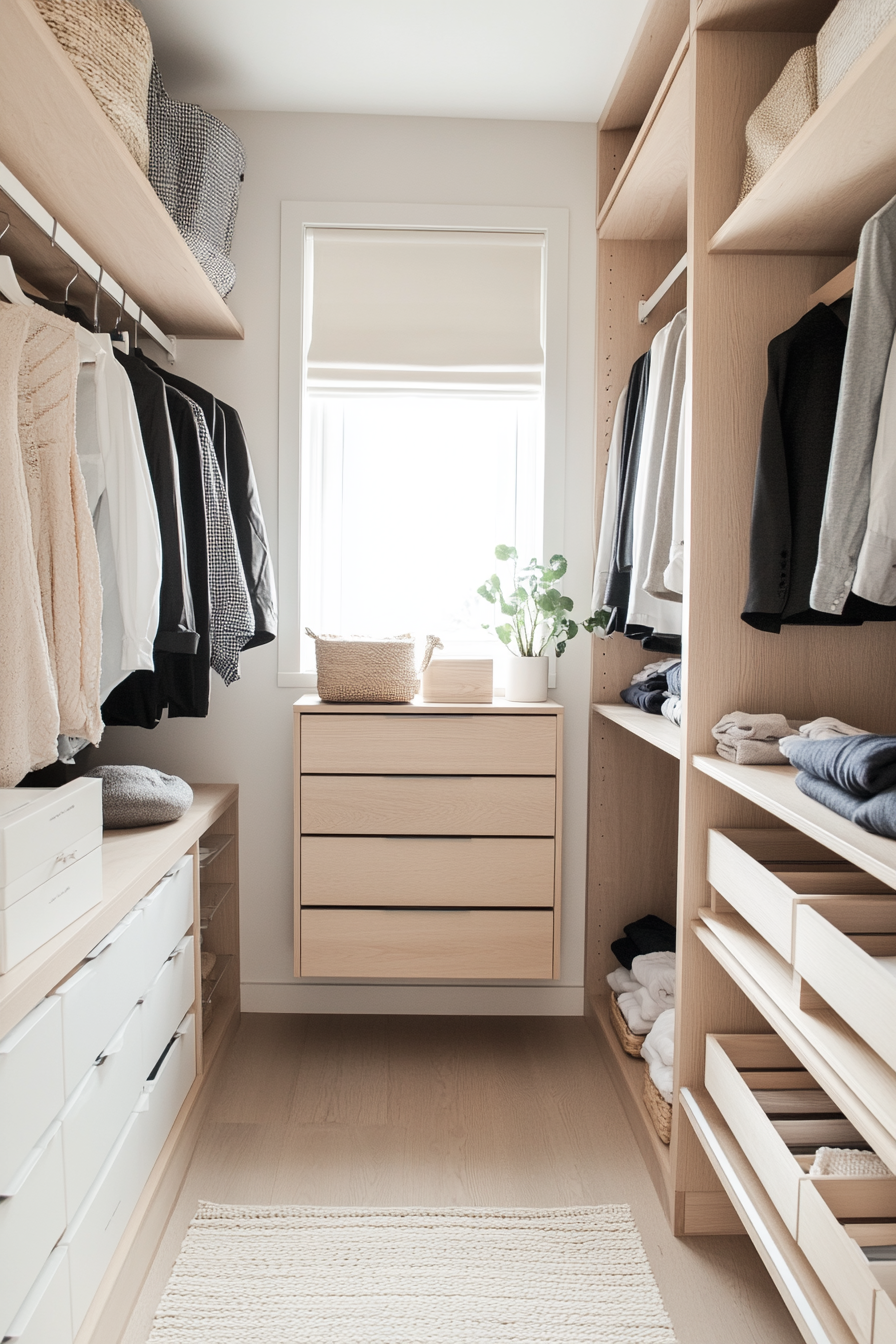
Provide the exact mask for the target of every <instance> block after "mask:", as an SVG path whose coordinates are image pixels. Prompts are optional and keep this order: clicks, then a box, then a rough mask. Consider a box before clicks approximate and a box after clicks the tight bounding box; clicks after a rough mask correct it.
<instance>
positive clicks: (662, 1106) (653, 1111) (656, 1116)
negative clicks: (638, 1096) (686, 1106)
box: [644, 1064, 672, 1143]
mask: <svg viewBox="0 0 896 1344" xmlns="http://www.w3.org/2000/svg"><path fill="white" fill-rule="evenodd" d="M644 1105H645V1106H646V1107H647V1113H648V1115H649V1116H650V1118H651V1120H652V1121H653V1127H654V1129H655V1130H656V1132H657V1134H659V1136H660V1138H661V1139H662V1141H663V1143H671V1142H672V1107H671V1106H670V1105H669V1103H668V1101H667V1100H666V1098H665V1097H664V1096H663V1094H662V1093H661V1092H660V1090H659V1088H658V1087H657V1085H656V1083H655V1082H654V1081H653V1079H652V1078H651V1076H650V1070H649V1069H648V1067H647V1065H646V1064H645V1065H644Z"/></svg>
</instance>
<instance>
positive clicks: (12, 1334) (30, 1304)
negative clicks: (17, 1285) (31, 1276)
mask: <svg viewBox="0 0 896 1344" xmlns="http://www.w3.org/2000/svg"><path fill="white" fill-rule="evenodd" d="M71 1293H72V1290H71V1283H70V1280H69V1273H68V1251H67V1250H66V1249H65V1247H64V1246H57V1247H56V1249H55V1251H51V1252H50V1257H49V1259H48V1260H47V1263H46V1264H45V1265H44V1267H43V1269H42V1270H41V1272H40V1274H39V1275H38V1276H37V1280H36V1282H35V1283H34V1285H33V1287H32V1288H31V1290H30V1292H29V1293H28V1296H27V1297H26V1298H25V1301H24V1302H23V1303H22V1305H21V1306H20V1307H19V1310H18V1311H17V1312H16V1314H15V1318H14V1319H13V1321H12V1322H11V1323H10V1325H9V1328H8V1329H7V1332H6V1338H7V1339H11V1340H16V1341H17V1344H71V1341H72V1296H71Z"/></svg>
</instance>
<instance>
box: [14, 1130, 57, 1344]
mask: <svg viewBox="0 0 896 1344" xmlns="http://www.w3.org/2000/svg"><path fill="white" fill-rule="evenodd" d="M0 1194H5V1195H7V1196H8V1198H6V1199H4V1200H3V1201H2V1202H0V1269H2V1273H0V1338H2V1337H3V1333H4V1332H5V1331H6V1327H7V1326H8V1325H9V1324H10V1322H11V1321H12V1319H13V1317H14V1316H15V1314H16V1312H17V1311H18V1310H19V1308H20V1307H21V1305H22V1303H23V1302H24V1300H25V1297H26V1296H27V1294H28V1291H29V1290H30V1288H31V1285H32V1284H33V1283H34V1281H35V1279H36V1278H37V1276H38V1274H39V1273H40V1271H41V1268H42V1266H43V1264H44V1261H45V1260H46V1258H47V1256H48V1255H49V1254H50V1252H51V1251H52V1249H53V1247H54V1246H55V1245H56V1242H57V1241H58V1240H59V1237H60V1235H61V1233H62V1231H63V1229H64V1227H65V1186H64V1182H63V1175H62V1126H61V1125H60V1124H59V1121H58V1120H57V1121H55V1122H54V1124H53V1125H51V1127H50V1129H49V1130H48V1131H47V1133H46V1134H45V1135H44V1136H43V1138H42V1139H41V1143H40V1146H39V1147H38V1148H37V1149H35V1150H33V1152H32V1153H31V1154H30V1155H29V1157H28V1159H27V1160H26V1162H25V1164H23V1166H22V1167H21V1168H20V1169H19V1172H18V1173H17V1175H16V1176H15V1177H14V1178H13V1180H12V1181H11V1182H10V1183H9V1184H7V1185H6V1186H5V1187H4V1189H3V1190H2V1191H0Z"/></svg>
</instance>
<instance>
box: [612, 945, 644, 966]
mask: <svg viewBox="0 0 896 1344" xmlns="http://www.w3.org/2000/svg"><path fill="white" fill-rule="evenodd" d="M610 951H611V952H612V953H613V956H614V957H615V958H616V960H617V961H618V962H619V964H620V966H624V967H625V969H626V970H627V971H630V970H631V968H632V962H633V961H634V959H635V957H638V956H640V955H641V954H640V952H639V951H638V944H637V943H633V942H632V940H631V938H617V939H616V941H615V943H611V944H610Z"/></svg>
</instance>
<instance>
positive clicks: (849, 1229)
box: [797, 1176, 896, 1344]
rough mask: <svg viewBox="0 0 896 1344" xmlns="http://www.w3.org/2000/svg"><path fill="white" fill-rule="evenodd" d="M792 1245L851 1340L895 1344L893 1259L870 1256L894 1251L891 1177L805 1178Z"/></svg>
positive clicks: (895, 1183) (895, 1205) (895, 1201)
mask: <svg viewBox="0 0 896 1344" xmlns="http://www.w3.org/2000/svg"><path fill="white" fill-rule="evenodd" d="M797 1242H798V1243H799V1246H800V1249H801V1250H802V1251H803V1252H804V1254H805V1255H806V1258H807V1259H808V1260H809V1262H810V1263H811V1265H812V1268H813V1269H814V1270H815V1272H816V1273H817V1274H818V1276H819V1278H820V1279H821V1280H822V1282H823V1283H824V1286H825V1287H826V1288H827V1290H828V1292H829V1293H830V1295H831V1300H832V1301H833V1302H834V1304H835V1306H836V1307H837V1309H838V1310H839V1311H840V1312H841V1314H842V1316H843V1319H844V1320H845V1321H846V1324H847V1325H848V1326H849V1328H850V1330H852V1331H853V1333H854V1334H855V1335H856V1337H857V1338H858V1339H860V1340H862V1341H864V1342H865V1344H896V1300H894V1299H896V1259H891V1260H886V1261H883V1262H878V1261H876V1260H875V1259H874V1258H873V1257H874V1256H876V1255H878V1254H880V1253H881V1248H884V1247H890V1248H891V1249H892V1248H894V1247H896V1177H886V1176H876V1177H866V1178H864V1179H862V1178H859V1177H846V1176H814V1177H806V1178H805V1179H804V1180H803V1181H801V1182H800V1210H799V1226H798V1229H797ZM883 1253H884V1254H888V1252H886V1251H884V1252H883ZM892 1254H893V1256H894V1257H896V1249H892ZM869 1256H870V1257H872V1258H869ZM888 1289H889V1291H887V1290H888Z"/></svg>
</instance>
